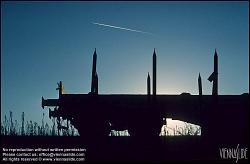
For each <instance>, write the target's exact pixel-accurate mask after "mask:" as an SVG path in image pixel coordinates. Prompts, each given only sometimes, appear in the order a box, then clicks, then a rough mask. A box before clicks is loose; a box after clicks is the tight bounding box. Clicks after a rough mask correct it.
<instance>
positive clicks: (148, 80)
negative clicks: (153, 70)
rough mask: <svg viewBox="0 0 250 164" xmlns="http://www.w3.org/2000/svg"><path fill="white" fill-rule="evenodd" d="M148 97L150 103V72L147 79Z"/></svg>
mask: <svg viewBox="0 0 250 164" xmlns="http://www.w3.org/2000/svg"><path fill="white" fill-rule="evenodd" d="M147 96H148V101H150V76H149V72H148V77H147Z"/></svg>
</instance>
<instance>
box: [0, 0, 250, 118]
mask: <svg viewBox="0 0 250 164" xmlns="http://www.w3.org/2000/svg"><path fill="white" fill-rule="evenodd" d="M248 8H249V2H1V115H2V116H1V118H2V119H3V116H4V114H8V112H9V111H10V110H11V111H13V113H14V116H15V118H16V119H19V120H20V118H21V112H23V111H24V112H25V114H26V118H27V119H29V120H30V119H32V120H35V121H37V122H38V123H40V122H41V118H42V112H45V117H46V119H48V115H47V114H48V112H47V110H42V108H41V97H42V96H44V97H45V98H57V97H58V91H57V90H55V89H56V87H57V85H56V83H57V82H59V81H60V80H61V81H63V83H64V86H65V92H66V93H88V92H89V91H90V82H91V67H92V55H93V52H94V49H95V48H96V49H97V72H98V77H99V93H100V94H115V93H122V94H123V93H124V94H126V93H130V94H146V78H147V73H148V72H149V73H150V74H151V75H152V54H153V49H154V48H156V54H157V92H158V93H159V94H181V93H182V92H189V93H191V94H197V93H198V85H197V78H198V74H199V72H200V73H201V77H202V85H203V93H204V94H211V92H212V83H210V82H209V81H208V80H207V78H208V77H209V75H210V74H211V73H212V72H213V55H214V50H215V48H217V52H218V56H219V94H242V93H245V92H249V87H248V86H249V46H248V45H249V9H248ZM92 22H98V23H103V24H108V25H114V26H121V27H126V28H130V29H135V30H139V31H145V32H149V33H152V34H153V35H147V34H144V33H138V32H132V31H125V30H121V29H114V28H110V27H104V26H99V25H97V24H93V23H92Z"/></svg>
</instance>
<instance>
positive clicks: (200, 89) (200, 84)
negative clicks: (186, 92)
mask: <svg viewBox="0 0 250 164" xmlns="http://www.w3.org/2000/svg"><path fill="white" fill-rule="evenodd" d="M198 87H199V96H202V83H201V75H200V73H199V77H198Z"/></svg>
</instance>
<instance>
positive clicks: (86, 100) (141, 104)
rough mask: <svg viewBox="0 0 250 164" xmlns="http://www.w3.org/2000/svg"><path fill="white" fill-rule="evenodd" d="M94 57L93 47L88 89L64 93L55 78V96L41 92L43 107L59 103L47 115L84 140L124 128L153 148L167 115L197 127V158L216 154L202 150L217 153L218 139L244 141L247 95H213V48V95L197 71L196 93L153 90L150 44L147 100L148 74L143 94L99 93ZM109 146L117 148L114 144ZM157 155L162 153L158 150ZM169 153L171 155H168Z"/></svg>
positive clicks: (99, 138) (214, 76) (94, 139)
mask: <svg viewBox="0 0 250 164" xmlns="http://www.w3.org/2000/svg"><path fill="white" fill-rule="evenodd" d="M96 60H97V55H96V50H95V52H94V55H93V68H92V82H91V92H90V93H91V94H63V92H62V91H63V85H62V82H60V83H59V85H58V86H59V99H44V98H43V97H42V107H43V108H44V106H58V108H57V109H56V110H54V111H51V110H50V116H53V117H62V119H67V120H68V121H70V122H71V123H72V124H73V125H74V126H75V127H76V128H77V129H78V131H79V133H80V136H81V138H84V140H86V142H88V143H95V142H97V141H98V142H99V141H102V139H104V138H105V136H108V135H109V133H110V131H111V130H112V129H113V130H125V129H127V130H128V132H129V134H130V136H131V137H130V138H132V139H134V140H133V142H132V143H133V144H137V145H138V144H139V145H140V146H142V145H144V144H145V143H146V145H148V147H150V148H148V149H147V148H145V147H144V146H142V147H143V148H145V150H150V151H149V152H150V153H152V152H151V150H152V149H151V148H152V147H157V148H160V147H161V146H160V145H161V143H160V142H158V138H159V133H160V130H161V127H162V125H163V123H162V120H163V119H164V118H165V117H169V118H173V119H178V120H182V121H186V122H190V123H193V124H197V125H200V126H201V127H202V136H201V139H197V140H199V141H200V140H201V143H202V144H201V145H202V146H205V147H206V148H207V150H205V151H206V152H201V153H202V155H205V156H202V157H201V158H202V159H206V155H207V156H209V157H211V156H213V157H215V156H216V154H212V155H211V154H207V152H209V153H210V152H214V153H215V152H216V153H217V152H218V150H217V149H218V145H219V144H221V143H223V144H235V143H243V144H247V143H248V137H249V132H248V129H249V124H248V120H249V117H248V114H249V110H248V108H249V94H243V95H218V55H217V52H216V50H215V54H214V72H213V73H212V75H211V76H210V77H209V78H208V80H209V81H213V89H212V95H202V82H201V76H200V73H199V77H198V90H199V94H198V95H191V94H189V93H184V94H181V95H157V94H156V53H155V49H154V52H153V95H152V97H153V99H152V101H151V99H150V96H151V95H150V76H149V73H148V77H147V95H114V94H111V95H102V94H98V76H97V72H96ZM232 129H241V131H240V132H236V133H235V132H232ZM124 140H126V139H124ZM124 142H126V141H124ZM119 144H120V143H119ZM156 145H157V146H156ZM214 145H215V146H214ZM109 146H110V145H109ZM213 146H214V147H213ZM132 147H133V146H132ZM130 148H131V147H130ZM196 148H197V147H196ZM133 149H134V147H133ZM135 149H137V148H135ZM189 149H190V150H194V149H195V148H192V146H191V147H189ZM112 150H114V151H116V149H112ZM140 150H141V149H140ZM135 151H136V150H135ZM138 151H139V150H138ZM160 151H161V152H162V153H163V151H165V149H164V150H163V149H160ZM187 151H188V150H187ZM149 152H144V153H143V156H150V154H147V153H149ZM113 153H114V152H113ZM158 154H159V155H161V153H159V152H158ZM172 155H173V154H172ZM217 155H218V154H217ZM173 156H174V155H173ZM174 157H176V156H174ZM128 158H130V157H128ZM131 158H132V157H131ZM155 158H158V156H155ZM169 158H171V157H170V156H169V157H168V159H169ZM216 158H217V156H216ZM132 159H133V158H132ZM153 161H155V160H153Z"/></svg>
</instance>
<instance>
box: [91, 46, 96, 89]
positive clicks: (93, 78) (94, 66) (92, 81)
mask: <svg viewBox="0 0 250 164" xmlns="http://www.w3.org/2000/svg"><path fill="white" fill-rule="evenodd" d="M96 60H97V55H96V49H95V52H94V55H93V65H92V79H91V93H94V90H95V74H96Z"/></svg>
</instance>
